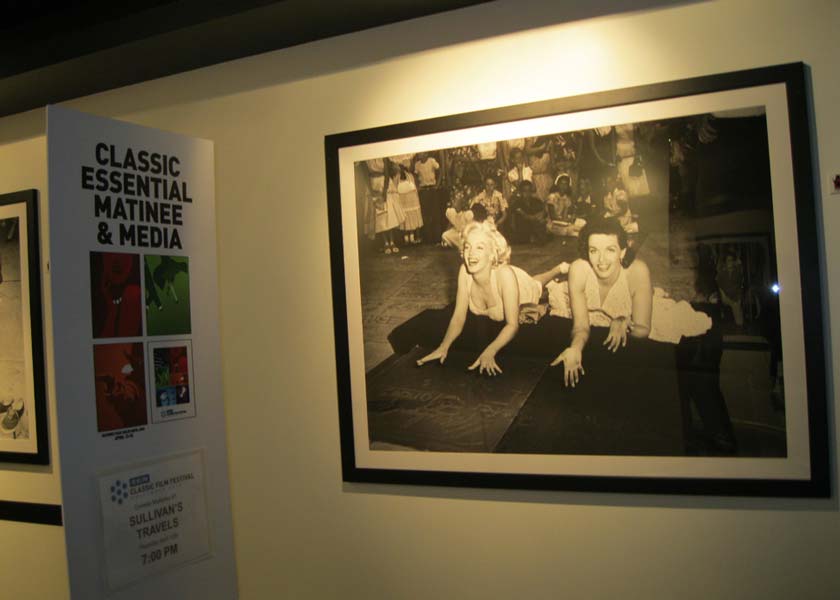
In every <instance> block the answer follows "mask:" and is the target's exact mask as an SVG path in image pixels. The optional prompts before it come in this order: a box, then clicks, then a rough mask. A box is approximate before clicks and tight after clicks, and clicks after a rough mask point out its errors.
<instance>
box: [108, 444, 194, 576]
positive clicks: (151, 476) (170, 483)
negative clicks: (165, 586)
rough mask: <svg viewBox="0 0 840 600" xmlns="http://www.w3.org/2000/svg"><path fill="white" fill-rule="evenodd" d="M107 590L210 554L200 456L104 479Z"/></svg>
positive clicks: (124, 471)
mask: <svg viewBox="0 0 840 600" xmlns="http://www.w3.org/2000/svg"><path fill="white" fill-rule="evenodd" d="M99 501H100V504H101V507H102V525H103V527H102V529H103V533H104V550H105V556H104V559H105V564H106V566H107V572H106V577H107V582H108V588H109V589H111V590H116V589H119V588H121V587H124V586H126V585H129V584H132V583H135V582H137V581H142V580H143V579H144V578H146V577H150V576H152V575H154V574H155V573H160V572H161V571H165V570H167V569H171V568H173V567H176V566H178V565H181V564H184V563H188V562H192V561H195V560H198V559H201V558H204V557H206V556H208V555H209V554H210V535H209V530H208V527H207V505H206V498H205V490H204V462H203V460H202V454H201V452H200V451H196V452H191V453H189V454H185V455H181V456H177V457H172V458H167V459H163V460H158V461H155V462H150V463H146V464H141V465H136V466H134V467H131V468H127V469H122V470H119V471H111V472H108V473H106V474H103V475H101V476H100V477H99Z"/></svg>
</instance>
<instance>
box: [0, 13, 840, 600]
mask: <svg viewBox="0 0 840 600" xmlns="http://www.w3.org/2000/svg"><path fill="white" fill-rule="evenodd" d="M566 4H569V5H570V6H571V5H573V4H575V3H572V2H568V3H566V2H553V1H550V0H546V1H544V2H540V1H538V0H525V1H523V0H519V1H514V0H506V1H502V2H497V3H493V4H490V5H485V6H476V7H472V8H469V9H465V10H461V11H458V12H455V13H450V14H445V15H438V16H433V17H428V18H424V19H421V20H417V21H412V22H407V23H401V24H396V25H392V26H388V27H384V28H380V29H375V30H370V31H366V32H362V33H358V34H353V35H349V36H344V37H341V38H337V39H333V40H326V41H322V42H317V43H313V44H307V45H305V46H300V47H296V48H291V49H287V50H283V51H279V52H276V53H271V54H267V55H262V56H259V57H255V58H251V59H245V60H241V61H237V62H232V63H227V64H224V65H220V66H216V67H211V68H207V69H203V70H200V71H195V72H192V73H187V74H183V75H179V76H174V77H171V78H167V79H163V80H159V81H154V82H149V83H145V84H141V85H137V86H132V87H130V88H125V89H121V90H117V91H114V92H109V93H105V94H100V95H97V96H94V97H90V98H85V99H81V100H78V101H75V102H72V103H69V104H70V105H71V106H73V107H76V108H79V109H81V110H85V111H88V112H94V113H97V114H101V115H105V116H116V117H119V118H124V119H127V120H130V121H134V122H137V123H141V124H145V125H151V126H154V127H159V128H163V129H169V130H172V131H177V132H182V133H185V134H189V135H195V136H200V137H206V138H210V139H212V140H215V142H216V157H217V158H216V160H217V163H216V174H217V203H218V214H217V218H218V248H219V257H220V258H219V273H220V285H221V318H222V322H221V328H222V344H223V347H222V352H223V357H224V360H223V368H224V372H223V377H224V386H225V387H224V395H225V403H226V413H227V427H228V447H229V453H230V464H231V467H230V468H231V473H230V475H231V486H232V489H231V493H232V500H233V510H234V514H233V518H234V527H235V534H236V554H237V558H238V569H239V581H240V589H241V597H242V598H243V599H247V600H254V599H260V598H267V597H288V598H427V597H441V598H513V597H530V598H561V597H562V598H578V597H579V598H613V597H624V598H640V599H641V598H644V599H649V598H675V597H679V598H685V599H694V598H697V599H701V598H702V599H706V598H713V597H727V598H759V597H760V598H789V597H793V596H799V597H803V598H836V597H838V596H840V578H838V577H837V576H836V575H834V573H835V571H836V565H835V563H836V560H835V556H836V554H835V549H836V547H837V543H838V541H840V519H838V514H837V512H838V510H837V509H838V506H837V501H836V499H832V500H784V499H738V498H734V499H721V498H687V497H662V496H627V495H597V494H583V493H549V492H527V491H519V492H518V491H488V490H448V489H432V488H412V487H394V486H372V485H344V484H342V483H341V472H340V460H339V459H340V452H339V442H338V414H337V410H336V388H335V370H334V362H333V350H334V348H333V342H332V321H331V315H332V313H331V299H330V281H329V275H328V272H329V258H328V248H327V230H326V227H327V216H326V199H325V176H324V165H323V159H324V156H323V138H324V135H325V134H329V133H336V132H341V131H348V130H354V129H361V128H366V127H372V126H376V125H382V124H387V123H396V122H402V121H407V120H413V119H419V118H425V117H433V116H439V115H445V114H451V113H456V112H462V111H470V110H476V109H481V108H489V107H494V106H501V105H506V104H510V103H518V102H525V101H531V100H540V99H545V98H552V97H556V96H565V95H573V94H581V93H586V92H591V91H597V90H603V89H611V88H621V87H625V86H630V85H639V84H647V83H654V82H658V81H664V80H670V79H678V78H684V77H692V76H698V75H706V74H712V73H719V72H724V71H732V70H737V69H745V68H751V67H757V66H763V65H772V64H779V63H785V62H792V61H804V62H805V63H807V64H809V65H810V66H811V69H812V74H813V96H814V107H815V115H816V117H815V121H816V131H815V139H816V147H817V151H818V154H817V167H818V172H819V174H820V180H819V184H820V187H819V190H820V195H821V201H822V202H823V203H824V205H823V206H822V208H821V211H822V218H823V220H824V222H826V223H837V222H840V199H838V197H831V196H829V195H828V192H829V181H830V177H831V176H832V175H833V174H834V173H837V172H840V136H838V135H837V132H838V130H840V117H838V113H837V106H838V101H840V79H838V77H837V67H836V65H837V62H838V58H840V57H838V44H837V41H836V35H837V34H836V31H835V29H834V28H835V27H836V26H837V25H838V23H840V3H838V2H836V1H835V0H810V1H804V0H798V1H793V0H790V1H781V0H737V1H735V0H733V1H723V2H698V3H682V4H681V5H679V6H674V7H673V8H664V9H658V10H651V11H639V12H625V13H621V14H615V15H613V16H599V17H596V18H591V19H585V20H577V21H574V22H564V20H565V19H568V17H569V15H574V16H576V17H580V16H581V13H583V12H585V11H586V10H587V9H581V8H580V7H579V6H577V7H574V8H570V7H567V6H564V5H566ZM627 4H628V3H627V2H620V1H618V0H616V1H607V0H601V1H600V2H597V3H594V5H592V6H591V7H590V8H589V9H588V10H589V11H590V12H589V13H587V14H590V15H594V14H599V13H601V12H604V11H605V10H609V9H610V8H611V7H622V6H625V5H627ZM485 35H492V36H493V37H489V38H484V39H482V36H485ZM418 76H419V82H418ZM414 82H417V83H414ZM41 116H42V115H41V114H37V113H28V114H25V115H19V116H15V117H9V118H6V119H2V120H0V185H2V188H3V190H5V189H13V188H15V187H22V186H26V185H37V186H39V187H42V186H43V185H44V174H43V167H39V169H36V171H37V172H35V173H32V174H31V175H30V177H29V178H28V179H26V181H22V180H15V181H14V182H13V184H11V183H9V182H8V181H7V179H6V169H7V168H9V169H10V170H11V171H14V170H15V169H16V168H17V165H18V164H19V163H23V162H24V160H25V158H24V157H25V154H23V153H21V154H20V155H18V154H17V153H18V150H22V149H28V150H32V148H36V149H37V152H38V153H40V154H39V155H40V156H41V157H42V158H43V156H42V155H43V138H42V137H41V136H42V135H43V126H42V124H41ZM30 138H35V139H30ZM33 160H34V159H33ZM7 163H8V164H11V165H12V166H11V167H8V165H7ZM29 182H31V183H29ZM3 190H0V191H3ZM43 237H44V238H46V234H44V236H43ZM824 251H825V263H826V264H827V265H828V268H827V273H828V279H827V287H826V292H827V298H826V304H827V306H828V307H829V308H830V310H831V313H832V314H840V272H838V269H837V267H836V265H837V264H840V262H839V261H840V240H839V239H837V238H836V236H834V237H832V238H829V239H827V240H825V242H824ZM829 325H830V323H829ZM830 340H831V344H832V348H840V345H838V344H840V339H838V328H835V331H834V333H833V334H831V335H830ZM829 363H830V364H831V354H829ZM832 368H833V372H832V373H831V378H832V380H833V379H836V378H837V375H838V368H837V367H836V366H833V367H832ZM830 389H831V390H832V395H835V394H834V392H833V387H830ZM833 401H834V398H833V397H832V405H833ZM830 415H831V417H830V418H831V425H832V442H831V444H832V454H834V453H836V441H835V440H834V435H833V431H834V429H836V417H835V412H834V410H833V406H832V408H831V410H830ZM833 469H834V470H835V471H836V465H834V466H833ZM4 477H5V475H4ZM21 477H23V476H21ZM42 477H43V478H44V479H43V481H44V482H45V483H44V485H43V487H44V488H45V489H44V490H41V492H39V493H40V494H41V495H42V496H43V497H44V498H47V499H49V498H52V499H55V498H56V497H57V495H58V480H57V477H56V476H55V475H54V474H42ZM835 478H836V473H835ZM8 481H13V480H12V479H9V480H8ZM0 485H2V486H3V492H4V493H3V494H2V495H3V496H6V494H5V490H6V486H7V485H8V483H7V480H6V479H0ZM32 485H35V484H32ZM39 485H40V484H39ZM60 531H61V530H60V529H58V528H41V527H35V526H28V525H9V524H3V523H0V539H2V540H3V542H4V544H3V546H4V547H9V546H7V545H6V543H5V542H7V540H12V545H11V547H13V548H15V549H16V551H17V549H18V548H19V549H20V550H19V551H17V552H16V554H17V555H18V556H19V557H20V560H19V561H17V562H16V564H18V565H21V569H22V572H23V574H24V575H25V576H26V577H24V578H23V579H33V580H34V579H37V580H38V584H37V585H39V586H42V587H40V588H39V590H38V591H34V592H33V591H32V590H31V589H30V588H28V587H27V586H26V585H23V584H13V585H20V588H19V589H15V591H16V592H20V593H21V595H20V596H18V597H23V598H29V597H31V598H61V597H64V596H66V591H64V590H65V589H66V569H65V568H63V567H62V566H61V565H60V564H59V562H58V559H57V557H58V556H60V554H61V552H63V542H62V541H61V540H60V538H59V536H58V535H56V532H60ZM45 556H48V557H49V560H47V561H44V560H43V558H44V557H45ZM45 562H46V566H45ZM44 590H47V591H44Z"/></svg>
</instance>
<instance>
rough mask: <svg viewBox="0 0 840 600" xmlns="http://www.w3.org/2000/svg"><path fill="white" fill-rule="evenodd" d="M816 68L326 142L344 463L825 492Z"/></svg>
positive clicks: (424, 479) (505, 477)
mask: <svg viewBox="0 0 840 600" xmlns="http://www.w3.org/2000/svg"><path fill="white" fill-rule="evenodd" d="M807 73H808V71H807V68H806V67H805V65H803V64H801V63H796V64H788V65H778V66H772V67H763V68H758V69H752V70H747V71H738V72H732V73H723V74H719V75H712V76H706V77H699V78H693V79H685V80H678V81H669V82H663V83H657V84H652V85H646V86H641V87H635V88H628V89H619V90H611V91H605V92H599V93H594V94H589V95H585V96H577V97H569V98H558V99H554V100H547V101H542V102H536V103H530V104H521V105H514V106H506V107H502V108H497V109H491V110H485V111H480V112H474V113H464V114H458V115H451V116H444V117H440V118H435V119H429V120H425V121H416V122H410V123H403V124H398V125H390V126H383V127H377V128H374V129H367V130H363V131H355V132H349V133H344V134H336V135H331V136H327V138H326V140H325V152H326V166H327V193H328V215H329V226H330V246H331V248H330V251H331V267H332V291H333V310H334V319H335V336H336V364H337V378H338V395H339V399H338V405H339V419H340V421H339V423H340V432H341V449H342V467H343V476H344V479H345V480H346V481H355V482H374V483H400V484H425V485H448V486H477V487H498V488H536V489H560V490H578V491H603V492H629V493H682V494H710V495H745V496H747V495H762V496H814V497H819V496H827V495H828V494H829V493H830V478H829V468H828V464H829V462H828V443H827V423H826V413H827V397H826V364H825V356H824V349H823V339H824V326H823V313H822V304H821V302H822V300H821V298H822V284H821V281H820V270H819V268H816V265H818V264H819V246H818V240H819V235H818V229H817V228H818V225H817V223H818V220H817V217H816V206H817V204H816V202H815V198H814V181H813V169H812V166H811V142H810V136H809V125H808V100H807V98H808V85H807V81H808V78H807Z"/></svg>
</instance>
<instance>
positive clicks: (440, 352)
mask: <svg viewBox="0 0 840 600" xmlns="http://www.w3.org/2000/svg"><path fill="white" fill-rule="evenodd" d="M448 353H449V349H448V348H443V347H441V346H438V347H437V348H435V349H434V350H432V351H431V352H430V353H429V354H427V355H426V356H424V357H423V358H421V359H420V360H418V361H417V366H418V367H422V366H423V365H424V364H426V363H427V362H432V361H433V360H437V361H439V362H440V364H443V363H444V362H445V361H446V355H447V354H448Z"/></svg>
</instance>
